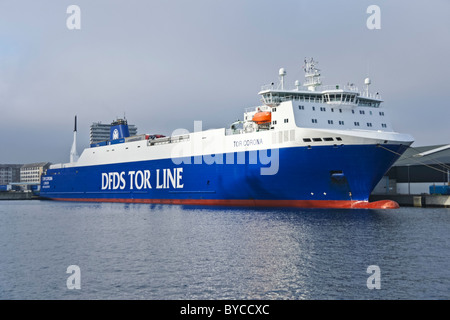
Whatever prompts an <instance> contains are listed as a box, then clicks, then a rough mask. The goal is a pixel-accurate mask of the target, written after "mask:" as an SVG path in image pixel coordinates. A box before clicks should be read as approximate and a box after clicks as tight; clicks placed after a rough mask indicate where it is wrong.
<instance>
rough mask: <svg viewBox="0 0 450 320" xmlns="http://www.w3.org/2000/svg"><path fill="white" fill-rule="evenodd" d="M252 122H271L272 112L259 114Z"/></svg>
mask: <svg viewBox="0 0 450 320" xmlns="http://www.w3.org/2000/svg"><path fill="white" fill-rule="evenodd" d="M252 120H253V122H255V123H257V124H263V123H268V122H271V121H272V112H269V111H261V112H257V113H255V115H254V116H253V118H252Z"/></svg>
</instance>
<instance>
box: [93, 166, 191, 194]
mask: <svg viewBox="0 0 450 320" xmlns="http://www.w3.org/2000/svg"><path fill="white" fill-rule="evenodd" d="M155 171H156V175H152V174H151V171H150V170H137V171H128V173H125V171H122V172H103V173H102V190H124V189H126V188H127V187H129V188H130V190H135V189H137V190H142V189H144V190H145V189H152V182H150V180H151V179H152V178H153V177H154V176H155V179H154V181H153V185H155V186H156V189H170V188H173V189H182V188H183V187H184V184H183V183H182V179H183V168H173V169H156V170H155ZM127 182H128V184H127Z"/></svg>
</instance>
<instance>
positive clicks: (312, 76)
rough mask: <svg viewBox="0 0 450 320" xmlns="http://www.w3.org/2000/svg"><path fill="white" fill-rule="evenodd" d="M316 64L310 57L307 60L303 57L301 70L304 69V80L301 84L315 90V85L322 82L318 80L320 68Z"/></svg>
mask: <svg viewBox="0 0 450 320" xmlns="http://www.w3.org/2000/svg"><path fill="white" fill-rule="evenodd" d="M317 64H318V62H317V61H314V59H313V58H311V59H310V60H309V61H308V60H307V59H306V58H305V64H304V65H303V70H304V71H305V78H306V81H305V82H304V84H303V86H305V87H308V90H310V91H316V87H318V86H320V85H321V84H322V82H321V81H320V78H319V77H320V69H317V68H316V65H317Z"/></svg>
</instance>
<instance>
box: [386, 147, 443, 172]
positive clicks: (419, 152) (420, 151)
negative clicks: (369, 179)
mask: <svg viewBox="0 0 450 320" xmlns="http://www.w3.org/2000/svg"><path fill="white" fill-rule="evenodd" d="M431 164H447V165H450V144H447V145H436V146H423V147H409V148H408V149H407V150H406V151H405V153H404V154H403V155H402V156H401V157H400V158H399V159H398V160H397V162H395V163H394V166H396V167H401V166H408V165H409V166H417V165H431Z"/></svg>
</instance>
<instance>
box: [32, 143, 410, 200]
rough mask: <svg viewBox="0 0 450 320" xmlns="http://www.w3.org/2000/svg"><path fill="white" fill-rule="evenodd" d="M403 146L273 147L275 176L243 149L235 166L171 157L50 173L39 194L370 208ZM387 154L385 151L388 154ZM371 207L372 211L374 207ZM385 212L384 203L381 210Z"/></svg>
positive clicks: (64, 197)
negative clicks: (276, 155)
mask: <svg viewBox="0 0 450 320" xmlns="http://www.w3.org/2000/svg"><path fill="white" fill-rule="evenodd" d="M406 148H407V146H406V145H397V144H392V145H383V147H379V146H377V145H340V146H315V147H312V148H308V147H291V148H282V149H279V164H278V172H277V173H276V174H273V175H262V174H261V168H267V167H268V165H267V164H263V163H261V161H260V159H257V161H256V162H252V161H251V160H250V159H249V152H245V162H244V163H242V164H239V163H237V162H238V161H236V159H238V158H239V157H240V156H243V155H242V154H236V153H235V154H233V155H223V156H224V158H223V159H225V157H227V158H226V159H230V158H229V157H230V156H232V157H234V159H235V163H234V164H230V163H229V161H225V160H224V161H223V164H218V163H213V164H207V163H205V162H204V161H201V163H197V162H199V161H197V160H196V159H194V157H192V158H190V159H185V160H190V163H191V164H187V163H186V162H187V161H185V162H184V163H181V164H175V163H174V162H173V161H172V159H162V160H150V161H139V162H127V163H117V164H107V165H93V166H78V167H69V168H61V169H49V170H48V171H47V173H46V175H45V176H44V177H43V179H42V184H41V197H43V198H47V199H54V200H67V201H104V202H137V203H139V202H142V203H172V204H200V205H201V204H205V205H242V206H294V207H370V206H369V205H368V199H369V195H370V193H371V192H372V190H373V189H374V187H375V186H376V184H377V183H378V182H379V181H380V179H381V178H382V176H383V175H384V174H385V173H386V172H387V170H389V168H390V167H391V166H392V165H393V163H394V162H395V161H396V160H397V159H398V157H399V156H400V155H401V154H402V153H403V152H404V151H405V150H406ZM386 149H389V150H386ZM374 207H377V206H374ZM387 207H389V206H387Z"/></svg>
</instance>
